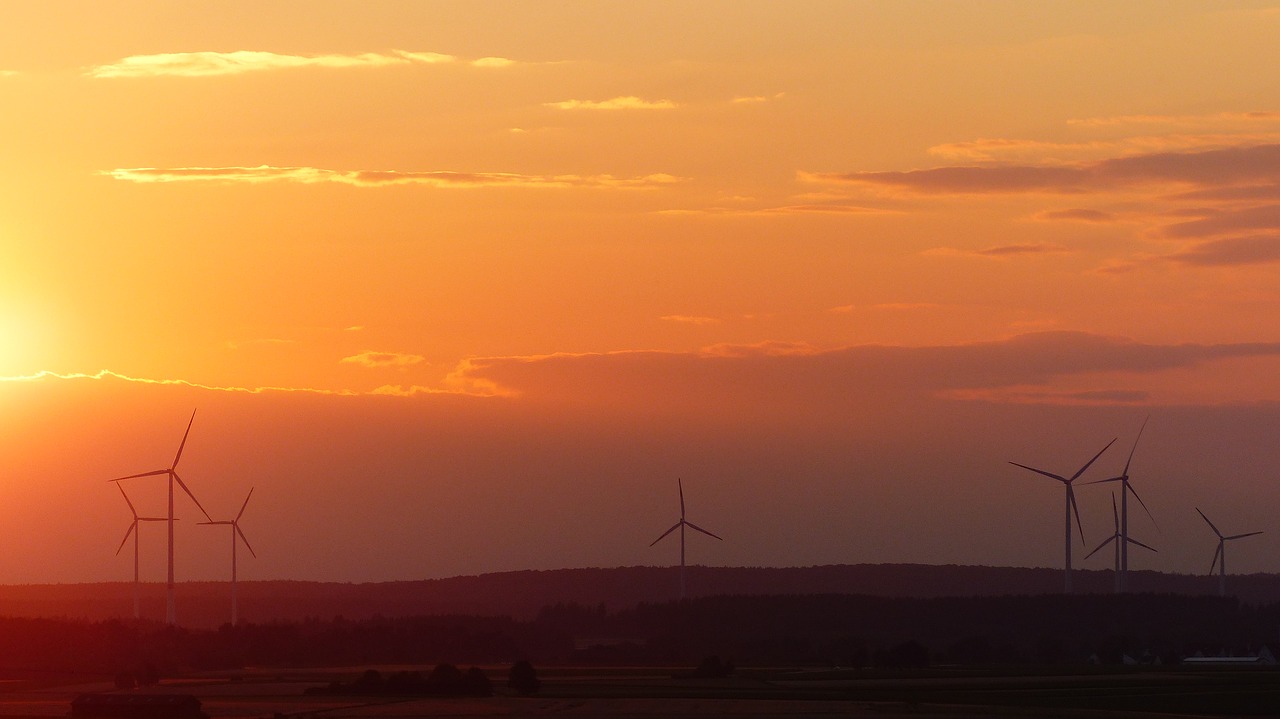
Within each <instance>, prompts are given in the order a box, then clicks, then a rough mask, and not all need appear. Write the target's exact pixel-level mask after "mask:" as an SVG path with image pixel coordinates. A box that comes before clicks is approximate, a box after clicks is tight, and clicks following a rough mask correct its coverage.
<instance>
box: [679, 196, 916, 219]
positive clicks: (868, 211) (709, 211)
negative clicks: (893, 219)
mask: <svg viewBox="0 0 1280 719" xmlns="http://www.w3.org/2000/svg"><path fill="white" fill-rule="evenodd" d="M727 199H732V200H734V201H742V200H750V199H751V198H727ZM655 214H659V215H735V216H783V215H831V216H844V217H859V216H864V217H869V216H873V215H901V214H904V213H903V212H902V211H901V210H892V209H889V208H886V207H870V206H867V205H855V204H846V203H836V202H831V203H826V202H823V203H807V204H802V205H781V206H778V207H765V208H762V209H749V208H745V207H723V206H715V207H702V208H697V209H688V208H682V209H671V210H657V211H655Z"/></svg>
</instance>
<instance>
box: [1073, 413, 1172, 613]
mask: <svg viewBox="0 0 1280 719" xmlns="http://www.w3.org/2000/svg"><path fill="white" fill-rule="evenodd" d="M1147 419H1151V416H1150V415H1147V418H1146V419H1144V420H1142V426H1141V427H1139V428H1138V436H1137V437H1135V438H1134V440H1133V449H1130V450H1129V459H1127V460H1125V463H1124V473H1122V474H1121V475H1120V476H1119V477H1112V478H1110V479H1099V480H1097V481H1096V482H1089V483H1088V484H1102V483H1105V482H1119V483H1120V534H1121V536H1123V537H1124V538H1125V539H1128V537H1129V495H1130V494H1132V495H1133V498H1134V499H1136V500H1138V504H1141V505H1142V509H1143V511H1145V512H1146V513H1147V517H1148V518H1150V519H1151V523H1152V524H1154V525H1155V527H1156V529H1157V530H1158V529H1160V525H1158V524H1156V518H1155V517H1154V516H1152V514H1151V510H1150V509H1147V503H1146V502H1144V501H1142V497H1140V496H1138V492H1137V491H1136V490H1135V489H1134V488H1133V484H1131V483H1130V482H1129V465H1130V464H1132V463H1133V453H1134V452H1136V451H1137V450H1138V440H1139V439H1142V430H1144V429H1146V428H1147ZM1128 545H1129V542H1121V544H1120V546H1119V549H1120V570H1119V573H1118V574H1117V575H1116V581H1117V584H1118V586H1119V589H1118V590H1117V591H1121V592H1126V591H1128V590H1129V546H1128ZM1144 546H1145V545H1144Z"/></svg>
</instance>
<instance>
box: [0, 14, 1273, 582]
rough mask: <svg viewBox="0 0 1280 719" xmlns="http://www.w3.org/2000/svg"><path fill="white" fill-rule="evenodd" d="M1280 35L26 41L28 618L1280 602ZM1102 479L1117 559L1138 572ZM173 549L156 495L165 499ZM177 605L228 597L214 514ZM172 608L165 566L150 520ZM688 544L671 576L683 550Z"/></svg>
mask: <svg viewBox="0 0 1280 719" xmlns="http://www.w3.org/2000/svg"><path fill="white" fill-rule="evenodd" d="M1278 41H1280V5H1278V4H1277V3H1276V0H1269V1H1268V2H1173V1H1164V0H1161V1H1159V2H1139V1H1134V2H1124V3H1114V2H1087V1H1081V2H1046V3H1032V2H973V3H968V2H966V3H950V2H909V1H904V2H853V1H851V2H822V1H818V0H796V1H795V2H753V1H750V0H732V1H724V2H720V1H713V0H708V1H705V2H650V1H644V0H641V1H638V2H627V3H622V2H617V3H614V2H593V1H587V0H582V1H575V2H568V1H566V2H559V1H553V0H547V1H543V2H529V3H499V2H483V1H478V2H472V1H467V2H430V1H427V0H421V1H409V0H403V1H394V0H364V1H361V2H337V1H333V0H313V1H311V2H307V3H291V2H273V1H266V2H264V1H262V0H253V1H252V2H250V1H247V0H245V1H241V0H221V1H219V2H184V3H160V2H141V1H137V2H116V1H111V0H108V1H105V2H94V3H85V2H70V1H57V0H53V1H49V2H40V3H23V4H21V5H19V4H10V5H8V6H6V7H5V8H4V9H3V10H2V11H0V103H3V108H4V111H3V112H2V113H0V137H3V151H2V152H0V476H3V478H4V481H3V484H2V485H0V546H2V547H4V548H5V551H4V552H0V583H26V582H75V581H101V580H125V579H127V578H129V577H130V576H131V559H130V558H129V557H127V556H125V555H126V554H128V552H124V553H122V554H121V555H120V556H118V557H117V556H113V554H112V552H114V551H115V548H116V546H117V544H118V543H119V541H120V538H121V537H122V536H123V534H124V531H125V529H126V528H127V527H128V520H129V515H128V510H127V507H126V506H125V505H124V503H123V501H122V500H121V499H120V497H119V495H118V494H117V493H116V492H115V489H114V487H112V486H111V485H109V484H108V483H107V482H106V480H107V479H109V478H111V477H116V476H120V475H124V474H131V473H135V472H143V471H148V470H152V469H157V468H161V467H165V466H167V465H168V463H169V462H170V461H171V460H172V457H173V453H174V452H175V451H176V449H177V445H178V442H179V441H180V440H181V438H182V430H183V429H184V427H185V426H186V422H187V420H188V418H189V417H190V414H191V412H192V410H194V409H197V408H198V412H197V414H196V417H195V422H194V425H193V428H192V432H191V436H190V439H189V441H188V443H187V447H186V451H185V453H184V455H183V458H182V463H181V465H180V467H179V469H180V471H181V472H182V476H183V478H184V479H185V480H186V481H187V482H188V484H189V485H190V486H191V488H192V490H193V491H194V492H195V493H196V495H197V496H198V497H199V498H200V501H201V502H202V503H203V504H204V506H205V507H206V508H207V509H208V510H209V512H210V514H212V515H214V517H215V518H225V517H229V516H230V515H232V514H234V512H235V510H236V509H238V507H239V506H240V502H241V501H243V498H244V496H245V494H246V493H247V492H248V491H249V488H250V487H254V488H256V490H255V494H254V498H253V503H251V504H250V505H249V508H248V510H247V512H246V514H245V518H244V521H243V527H244V530H245V532H246V534H247V536H248V537H249V539H250V541H252V542H253V546H254V549H255V550H257V551H258V554H259V558H258V559H256V560H255V559H251V558H245V559H242V561H241V564H240V576H241V578H244V579H322V580H338V581H373V580H392V579H416V578H427V577H440V576H450V575H456V574H474V573H480V572H489V571H502V570H514V569H548V568H557V567H578V566H617V565H636V564H669V563H673V562H675V561H676V558H677V547H676V545H675V544H674V543H670V544H663V545H659V546H657V547H653V548H649V547H648V546H647V545H648V543H649V542H650V541H652V539H653V538H654V537H656V536H658V535H659V534H660V533H661V532H662V531H663V530H664V529H666V528H667V527H668V526H670V524H671V523H672V522H673V521H675V520H676V519H677V518H678V505H677V498H676V492H675V490H676V478H677V477H681V478H683V481H684V486H685V491H686V496H687V498H688V501H689V519H690V520H692V521H693V522H696V523H697V524H699V526H702V527H705V528H707V529H710V530H711V531H714V532H716V533H717V534H720V535H721V536H723V537H724V538H725V541H724V542H716V541H714V540H711V539H708V538H706V537H701V536H692V537H691V538H690V540H689V542H690V544H689V557H690V561H691V562H692V563H705V564H714V565H766V566H787V565H810V564H829V563H858V562H926V563H959V564H993V565H1014V566H1049V567H1057V566H1060V565H1061V561H1062V557H1061V555H1062V523H1061V522H1062V492H1061V487H1060V486H1059V485H1057V484H1056V483H1054V482H1052V481H1050V480H1047V479H1045V478H1042V477H1037V476H1035V475H1032V474H1030V473H1028V472H1025V471H1024V470H1019V469H1018V468H1016V467H1012V466H1010V465H1009V464H1008V461H1009V460H1014V461H1018V462H1021V463H1025V464H1031V465H1034V466H1038V467H1044V468H1045V469H1048V470H1050V471H1054V472H1060V473H1071V472H1074V470H1075V469H1077V468H1078V467H1079V466H1080V465H1081V464H1083V463H1084V462H1085V461H1086V460H1088V458H1089V457H1091V456H1092V455H1093V454H1094V453H1096V452H1097V450H1098V449H1100V448H1101V447H1102V446H1103V445H1105V444H1106V443H1107V442H1108V441H1110V440H1111V439H1112V438H1114V437H1118V438H1119V441H1117V443H1116V446H1115V447H1113V448H1112V449H1111V450H1109V451H1108V453H1107V454H1104V455H1103V456H1102V458H1101V459H1099V460H1098V462H1097V464H1096V465H1095V467H1094V468H1091V469H1090V471H1089V473H1088V474H1087V475H1086V476H1085V478H1084V479H1085V480H1090V479H1102V478H1105V477H1109V476H1113V475H1115V474H1117V473H1119V471H1120V470H1121V468H1122V467H1123V466H1124V462H1125V459H1126V455H1127V454H1128V452H1129V450H1130V449H1131V448H1132V446H1133V441H1134V438H1135V435H1136V434H1137V431H1138V427H1139V425H1140V424H1141V423H1142V421H1143V418H1144V417H1146V416H1148V415H1150V418H1151V419H1150V423H1149V425H1148V426H1147V429H1146V432H1145V434H1144V435H1143V437H1142V443H1141V444H1140V445H1139V446H1138V448H1137V451H1136V454H1135V455H1134V460H1133V468H1132V469H1133V471H1132V475H1133V478H1134V480H1133V481H1134V486H1135V488H1137V489H1138V491H1139V492H1140V493H1141V496H1142V498H1143V499H1144V500H1145V501H1146V503H1147V505H1148V506H1149V507H1150V509H1151V511H1152V513H1153V515H1154V516H1155V520H1156V523H1158V525H1157V524H1153V523H1152V522H1151V520H1149V519H1148V518H1147V517H1146V516H1145V515H1133V516H1132V517H1131V531H1132V533H1133V535H1134V536H1135V537H1137V538H1139V539H1141V540H1142V541H1144V542H1146V543H1149V544H1151V545H1153V546H1156V547H1157V548H1158V549H1159V550H1160V552H1159V554H1158V555H1145V554H1144V555H1138V554H1133V555H1131V566H1133V567H1134V568H1135V569H1148V568H1150V569H1159V570H1163V571H1175V572H1198V573H1203V572H1205V571H1206V570H1207V569H1208V567H1209V562H1210V560H1211V559H1212V556H1213V550H1214V548H1215V538H1214V537H1213V535H1212V533H1211V532H1210V530H1209V528H1208V527H1207V526H1205V524H1204V523H1203V522H1202V521H1201V520H1200V518H1199V517H1198V516H1197V515H1196V513H1195V508H1196V507H1199V508H1200V509H1202V510H1203V511H1204V512H1205V513H1206V514H1207V515H1208V516H1209V517H1210V518H1212V519H1214V521H1215V523H1217V524H1218V526H1219V527H1221V528H1222V529H1223V530H1224V532H1228V533H1237V532H1245V531H1255V530H1263V531H1265V532H1266V534H1264V535H1263V536H1261V537H1257V538H1253V539H1250V540H1248V542H1240V543H1238V546H1236V545H1233V546H1232V547H1231V551H1230V554H1231V558H1230V564H1229V569H1230V571H1231V572H1233V573H1235V572H1255V571H1271V572H1276V571H1280V558H1278V557H1277V552H1276V549H1277V547H1280V545H1278V544H1276V543H1277V542H1280V524H1277V521H1276V513H1275V511H1274V508H1275V507H1276V506H1277V505H1278V504H1280V483H1278V482H1277V478H1278V476H1280V456H1277V454H1278V453H1277V446H1280V443H1278V441H1277V435H1278V433H1280V71H1277V70H1276V62H1275V56H1276V47H1277V42H1278ZM1111 486H1114V485H1107V486H1106V487H1087V486H1085V487H1081V488H1080V489H1079V490H1078V491H1079V499H1080V505H1081V513H1082V518H1083V525H1084V534H1085V537H1084V543H1083V544H1079V543H1078V544H1077V546H1076V555H1077V565H1076V566H1078V567H1084V568H1092V569H1104V568H1108V566H1109V561H1110V559H1109V555H1108V556H1102V555H1106V554H1107V553H1106V552H1103V553H1100V555H1099V556H1095V557H1094V558H1092V559H1091V560H1089V561H1088V562H1085V561H1082V560H1080V558H1081V557H1083V555H1084V554H1085V553H1086V552H1087V551H1088V550H1089V549H1092V548H1093V546H1095V545H1096V544H1097V543H1098V542H1100V541H1101V540H1102V539H1104V538H1105V537H1106V536H1109V535H1110V534H1111V531H1112V528H1111V513H1110V495H1109V487H1111ZM127 488H128V490H129V492H130V496H132V497H134V498H135V501H136V502H137V503H138V504H139V505H140V509H142V510H143V511H144V513H150V514H159V513H161V512H162V511H163V507H162V504H163V499H164V498H163V486H162V484H161V482H160V481H159V480H156V481H148V480H135V481H133V482H131V483H130V484H128V485H127ZM178 515H179V517H180V518H181V522H180V523H179V524H180V526H179V528H178V544H179V547H178V551H179V556H178V578H179V580H182V579H213V578H221V577H223V576H225V575H226V574H227V572H228V570H227V567H226V564H227V558H226V557H225V554H226V552H225V549H226V547H225V537H224V534H223V532H221V531H218V532H214V530H213V529H210V528H208V527H199V526H196V521H197V520H199V519H202V517H201V516H200V515H199V513H198V510H196V509H195V507H194V505H192V504H191V503H190V502H188V501H186V500H185V498H183V499H181V500H180V501H179V502H178ZM142 539H143V554H144V578H145V579H148V580H150V581H161V580H163V566H162V562H163V549H162V547H163V544H162V542H163V529H162V527H161V526H160V525H153V526H145V527H144V528H143V537H142ZM668 541H669V540H668Z"/></svg>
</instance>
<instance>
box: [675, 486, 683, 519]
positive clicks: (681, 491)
mask: <svg viewBox="0 0 1280 719" xmlns="http://www.w3.org/2000/svg"><path fill="white" fill-rule="evenodd" d="M676 488H677V489H679V490H680V518H681V519H684V483H683V482H681V481H680V478H679V477H676Z"/></svg>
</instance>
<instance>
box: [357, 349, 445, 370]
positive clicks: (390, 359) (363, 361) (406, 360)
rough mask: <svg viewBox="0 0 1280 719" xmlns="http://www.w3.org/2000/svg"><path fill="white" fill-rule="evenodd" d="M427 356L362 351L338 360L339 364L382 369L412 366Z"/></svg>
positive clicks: (423, 360)
mask: <svg viewBox="0 0 1280 719" xmlns="http://www.w3.org/2000/svg"><path fill="white" fill-rule="evenodd" d="M426 359H427V358H426V357H423V356H422V355H415V354H406V353H403V352H373V351H366V352H361V353H360V354H358V355H352V356H350V357H343V358H342V359H340V360H338V362H339V364H356V365H360V366H361V367H368V368H370V369H381V368H383V367H400V368H404V367H412V366H413V365H416V364H421V363H422V362H425V361H426Z"/></svg>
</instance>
